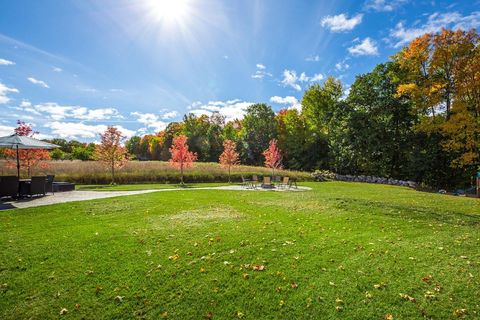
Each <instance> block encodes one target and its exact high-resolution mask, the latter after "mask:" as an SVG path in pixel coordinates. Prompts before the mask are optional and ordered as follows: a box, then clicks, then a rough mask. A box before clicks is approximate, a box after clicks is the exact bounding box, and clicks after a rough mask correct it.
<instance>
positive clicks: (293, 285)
mask: <svg viewBox="0 0 480 320" xmlns="http://www.w3.org/2000/svg"><path fill="white" fill-rule="evenodd" d="M290 287H292V289H297V288H298V284H296V283H295V282H293V283H292V284H291V285H290Z"/></svg>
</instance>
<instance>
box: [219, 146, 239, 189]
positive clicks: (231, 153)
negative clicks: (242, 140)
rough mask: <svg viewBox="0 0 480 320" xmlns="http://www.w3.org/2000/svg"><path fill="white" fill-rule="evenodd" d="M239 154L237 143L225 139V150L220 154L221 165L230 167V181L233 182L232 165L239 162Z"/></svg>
mask: <svg viewBox="0 0 480 320" xmlns="http://www.w3.org/2000/svg"><path fill="white" fill-rule="evenodd" d="M239 163H240V161H239V154H238V153H237V151H236V144H235V142H233V141H232V140H225V141H224V142H223V152H222V154H221V155H220V165H221V166H222V167H223V168H228V182H231V179H230V171H231V168H232V166H235V165H237V164H239Z"/></svg>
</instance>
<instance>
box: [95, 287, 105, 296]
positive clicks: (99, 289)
mask: <svg viewBox="0 0 480 320" xmlns="http://www.w3.org/2000/svg"><path fill="white" fill-rule="evenodd" d="M102 290H103V288H102V287H100V286H97V287H96V288H95V294H97V295H98V294H99V293H100V291H102Z"/></svg>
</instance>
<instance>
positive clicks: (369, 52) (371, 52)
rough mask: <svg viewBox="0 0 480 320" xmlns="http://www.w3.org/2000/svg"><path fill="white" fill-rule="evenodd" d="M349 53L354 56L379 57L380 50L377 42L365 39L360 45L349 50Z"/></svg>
mask: <svg viewBox="0 0 480 320" xmlns="http://www.w3.org/2000/svg"><path fill="white" fill-rule="evenodd" d="M348 52H350V54H352V55H354V56H376V55H378V48H377V44H376V42H375V41H373V40H372V39H370V38H365V39H363V41H361V42H360V43H359V44H357V45H355V46H353V47H350V48H348Z"/></svg>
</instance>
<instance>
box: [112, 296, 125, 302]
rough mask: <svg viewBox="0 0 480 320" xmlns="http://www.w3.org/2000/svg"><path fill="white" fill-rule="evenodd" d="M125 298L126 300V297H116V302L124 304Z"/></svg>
mask: <svg viewBox="0 0 480 320" xmlns="http://www.w3.org/2000/svg"><path fill="white" fill-rule="evenodd" d="M123 298H125V297H122V296H116V297H115V299H114V300H115V301H117V302H123Z"/></svg>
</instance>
